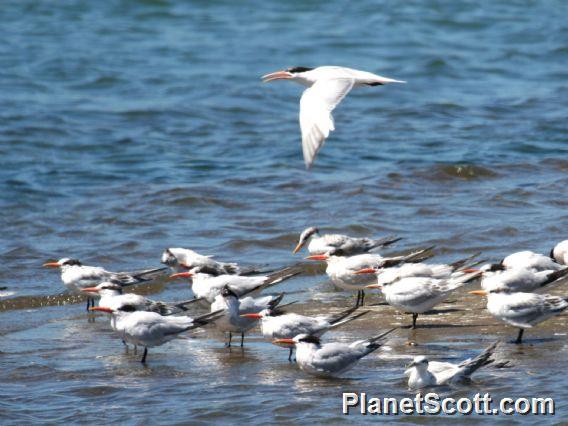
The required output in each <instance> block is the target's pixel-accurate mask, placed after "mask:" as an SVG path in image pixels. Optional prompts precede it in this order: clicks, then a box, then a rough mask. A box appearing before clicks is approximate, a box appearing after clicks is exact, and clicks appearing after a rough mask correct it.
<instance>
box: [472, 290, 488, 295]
mask: <svg viewBox="0 0 568 426" xmlns="http://www.w3.org/2000/svg"><path fill="white" fill-rule="evenodd" d="M468 293H469V294H475V295H476V296H487V292H486V291H485V290H473V291H468Z"/></svg>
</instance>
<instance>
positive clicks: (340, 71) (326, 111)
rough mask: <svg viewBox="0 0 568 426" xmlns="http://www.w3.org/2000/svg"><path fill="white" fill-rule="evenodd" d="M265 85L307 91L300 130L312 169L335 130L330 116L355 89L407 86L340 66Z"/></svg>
mask: <svg viewBox="0 0 568 426" xmlns="http://www.w3.org/2000/svg"><path fill="white" fill-rule="evenodd" d="M262 80H263V82H264V83H268V82H271V81H275V80H291V81H294V82H296V83H299V84H301V85H302V86H307V87H308V88H307V89H306V90H304V93H303V94H302V98H301V99H300V130H301V132H302V151H303V153H304V162H305V164H306V168H308V169H309V168H310V167H311V166H312V164H313V162H314V160H315V158H316V156H317V154H318V152H319V150H320V149H321V148H322V147H323V145H324V143H325V140H326V139H327V137H328V136H329V133H330V132H332V131H333V130H335V125H334V120H333V116H332V115H331V113H332V112H333V110H334V109H335V107H337V105H339V103H340V102H341V101H342V100H343V98H344V97H345V96H347V94H348V93H349V92H350V91H351V89H353V88H354V87H362V86H382V85H385V84H389V83H405V82H404V81H401V80H394V79H392V78H387V77H382V76H380V75H376V74H373V73H370V72H366V71H359V70H355V69H352V68H345V67H337V66H322V67H317V68H307V67H293V68H288V69H286V70H283V71H277V72H273V73H270V74H266V75H264V76H262Z"/></svg>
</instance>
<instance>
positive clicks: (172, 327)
mask: <svg viewBox="0 0 568 426" xmlns="http://www.w3.org/2000/svg"><path fill="white" fill-rule="evenodd" d="M90 310H91V311H98V312H105V313H108V314H111V315H112V316H114V317H115V324H116V329H115V331H116V332H117V333H118V335H119V336H120V338H121V339H123V340H124V341H125V342H127V343H131V344H133V345H135V346H144V354H143V355H142V359H141V360H140V362H142V363H145V362H146V355H147V354H148V348H152V347H156V346H161V345H163V344H164V343H167V342H169V341H170V340H173V339H175V338H176V337H178V336H179V335H180V334H181V333H183V332H186V331H189V330H194V329H196V328H199V327H203V326H205V325H207V324H210V323H212V322H214V321H215V320H216V319H217V318H218V317H219V316H221V315H222V312H219V311H218V312H211V313H208V314H205V315H201V316H199V317H196V318H190V317H187V316H170V317H164V316H162V315H160V314H158V313H155V312H142V311H137V310H136V307H135V306H132V305H128V304H121V305H119V306H116V307H115V308H107V307H102V306H97V307H92V308H90Z"/></svg>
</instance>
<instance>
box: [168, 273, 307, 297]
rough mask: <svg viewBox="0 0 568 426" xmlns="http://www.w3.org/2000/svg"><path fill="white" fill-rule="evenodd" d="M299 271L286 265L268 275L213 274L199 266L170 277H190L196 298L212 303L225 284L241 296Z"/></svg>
mask: <svg viewBox="0 0 568 426" xmlns="http://www.w3.org/2000/svg"><path fill="white" fill-rule="evenodd" d="M300 272H301V270H299V269H297V268H294V267H288V268H283V269H281V270H279V271H276V272H273V273H272V274H269V275H260V276H241V275H226V274H223V275H216V276H215V275H211V274H208V273H204V272H201V269H200V268H194V269H192V270H191V271H187V272H179V273H177V274H173V275H171V276H170V278H192V286H191V290H192V291H193V294H194V295H195V297H196V299H197V300H206V301H207V302H208V303H213V301H214V300H215V298H216V297H217V296H218V295H219V294H221V291H222V290H223V288H224V287H225V286H229V288H230V289H231V290H232V291H233V292H234V293H235V294H236V295H237V296H238V297H241V296H244V295H245V294H249V293H251V292H253V291H257V290H262V289H265V288H268V287H271V286H273V285H276V284H278V283H281V282H282V281H284V280H287V279H288V278H292V277H293V276H295V275H298V274H299V273H300Z"/></svg>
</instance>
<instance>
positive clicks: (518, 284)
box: [481, 265, 568, 292]
mask: <svg viewBox="0 0 568 426" xmlns="http://www.w3.org/2000/svg"><path fill="white" fill-rule="evenodd" d="M491 266H492V265H485V266H484V267H482V268H481V271H482V272H483V276H482V279H481V288H482V289H483V290H491V289H493V288H500V289H501V290H504V291H509V292H515V291H522V292H532V291H534V290H538V289H540V288H543V287H544V286H547V285H549V284H554V283H557V282H564V278H565V277H566V275H568V268H563V269H560V270H558V271H540V272H536V271H534V270H533V269H525V268H516V269H507V270H504V271H492V270H491Z"/></svg>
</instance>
